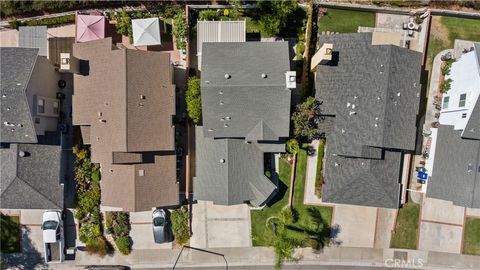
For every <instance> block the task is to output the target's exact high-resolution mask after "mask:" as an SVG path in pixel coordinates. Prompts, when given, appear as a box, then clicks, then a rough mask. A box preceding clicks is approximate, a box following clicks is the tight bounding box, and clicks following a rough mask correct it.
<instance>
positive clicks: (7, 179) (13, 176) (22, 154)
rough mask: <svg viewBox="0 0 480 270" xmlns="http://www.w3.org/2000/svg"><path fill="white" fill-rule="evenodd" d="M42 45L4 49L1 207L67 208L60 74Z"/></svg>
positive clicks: (1, 50)
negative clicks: (60, 128) (60, 130)
mask: <svg viewBox="0 0 480 270" xmlns="http://www.w3.org/2000/svg"><path fill="white" fill-rule="evenodd" d="M38 53H39V49H38V48H0V55H1V63H2V67H8V68H2V69H1V95H2V96H1V99H0V105H1V106H0V107H1V119H2V121H1V122H2V123H1V129H0V130H1V137H0V143H1V146H0V157H1V160H2V162H1V177H0V179H1V181H0V208H2V209H63V185H62V184H61V183H62V179H61V175H62V174H61V169H62V168H61V162H60V161H61V147H60V142H59V136H58V132H57V125H58V117H59V113H60V100H58V99H57V98H56V93H57V91H58V82H59V80H60V79H61V76H60V74H59V73H58V72H57V71H56V70H55V68H54V67H53V66H52V65H51V64H50V63H49V62H48V60H47V59H46V58H45V57H42V56H40V55H38Z"/></svg>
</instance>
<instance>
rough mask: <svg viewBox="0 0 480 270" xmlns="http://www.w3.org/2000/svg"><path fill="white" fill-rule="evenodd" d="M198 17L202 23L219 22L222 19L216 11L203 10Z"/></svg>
mask: <svg viewBox="0 0 480 270" xmlns="http://www.w3.org/2000/svg"><path fill="white" fill-rule="evenodd" d="M198 15H199V16H198V17H199V18H200V20H201V21H218V19H220V15H219V14H218V12H217V11H216V10H214V9H206V10H202V11H200V13H199V14H198Z"/></svg>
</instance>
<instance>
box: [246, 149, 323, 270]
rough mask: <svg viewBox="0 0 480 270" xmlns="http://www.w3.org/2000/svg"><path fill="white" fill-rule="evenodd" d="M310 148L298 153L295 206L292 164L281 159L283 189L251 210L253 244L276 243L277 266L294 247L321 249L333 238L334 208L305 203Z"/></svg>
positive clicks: (290, 254)
mask: <svg viewBox="0 0 480 270" xmlns="http://www.w3.org/2000/svg"><path fill="white" fill-rule="evenodd" d="M306 161H307V151H306V149H303V148H302V149H300V150H299V152H298V154H297V164H296V170H295V171H296V172H295V187H294V197H293V209H292V210H290V209H289V208H288V194H289V189H290V188H291V187H290V173H291V168H292V167H291V164H290V163H289V162H288V161H287V160H286V159H284V158H281V159H280V168H279V170H280V190H279V192H278V194H277V196H276V197H275V198H273V200H272V201H271V202H269V204H268V205H267V206H265V207H264V208H263V209H262V210H252V211H251V220H252V241H253V245H254V246H273V248H274V250H275V253H276V254H277V266H278V265H281V264H282V263H283V261H284V260H295V259H298V258H293V257H292V254H293V248H294V247H312V248H314V249H321V248H322V247H324V246H326V245H328V243H329V240H330V226H331V220H332V208H330V207H321V206H309V205H304V204H303V196H304V189H305V173H306Z"/></svg>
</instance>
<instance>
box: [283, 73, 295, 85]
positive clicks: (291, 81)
mask: <svg viewBox="0 0 480 270" xmlns="http://www.w3.org/2000/svg"><path fill="white" fill-rule="evenodd" d="M285 82H286V85H287V88H288V89H295V88H297V72H296V71H287V72H285Z"/></svg>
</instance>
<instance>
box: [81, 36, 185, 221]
mask: <svg viewBox="0 0 480 270" xmlns="http://www.w3.org/2000/svg"><path fill="white" fill-rule="evenodd" d="M73 56H74V57H76V58H78V59H80V60H81V61H82V60H83V62H84V63H87V64H88V73H87V75H81V74H74V89H75V92H74V95H73V124H74V125H79V126H80V127H81V131H82V137H83V141H84V143H86V144H90V145H91V159H92V161H93V162H98V163H100V165H101V171H102V181H101V188H102V209H103V210H122V211H131V212H137V211H146V210H150V209H151V208H153V207H160V206H171V205H178V203H179V185H178V184H177V178H176V156H175V151H174V150H175V135H174V133H175V130H174V126H173V123H172V119H173V115H174V114H175V86H174V85H173V83H172V81H173V76H172V74H173V69H172V67H171V64H170V56H169V54H168V53H161V52H146V51H139V50H128V49H118V48H116V47H113V46H112V41H111V38H106V39H99V40H94V41H89V42H84V43H76V44H74V47H73Z"/></svg>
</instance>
